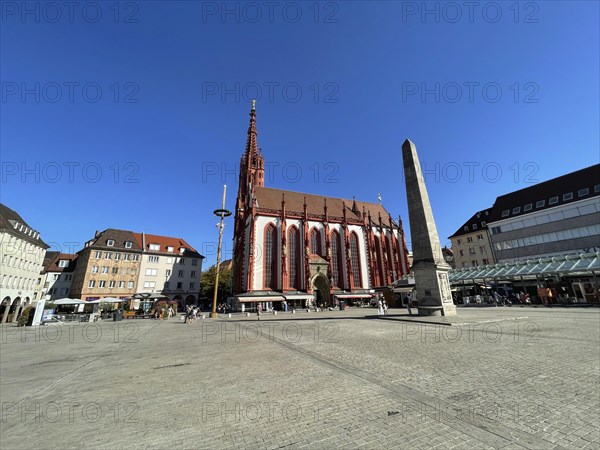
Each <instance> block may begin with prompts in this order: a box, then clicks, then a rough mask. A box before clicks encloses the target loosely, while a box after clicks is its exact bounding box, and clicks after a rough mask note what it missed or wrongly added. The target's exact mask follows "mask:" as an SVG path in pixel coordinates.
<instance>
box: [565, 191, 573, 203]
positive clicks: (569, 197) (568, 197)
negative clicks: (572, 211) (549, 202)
mask: <svg viewBox="0 0 600 450" xmlns="http://www.w3.org/2000/svg"><path fill="white" fill-rule="evenodd" d="M567 200H573V193H572V192H567V193H566V194H563V202H565V201H567Z"/></svg>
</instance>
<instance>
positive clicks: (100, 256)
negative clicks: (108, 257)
mask: <svg viewBox="0 0 600 450" xmlns="http://www.w3.org/2000/svg"><path fill="white" fill-rule="evenodd" d="M94 258H96V259H100V258H102V252H100V251H96V253H95V255H94Z"/></svg>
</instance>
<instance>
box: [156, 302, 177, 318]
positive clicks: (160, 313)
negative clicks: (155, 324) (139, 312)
mask: <svg viewBox="0 0 600 450" xmlns="http://www.w3.org/2000/svg"><path fill="white" fill-rule="evenodd" d="M174 315H175V310H174V309H173V307H172V306H171V305H169V307H168V308H165V307H162V308H157V309H156V310H155V311H154V318H155V319H159V320H163V319H164V318H165V316H166V318H167V320H168V319H170V318H171V317H173V316H174Z"/></svg>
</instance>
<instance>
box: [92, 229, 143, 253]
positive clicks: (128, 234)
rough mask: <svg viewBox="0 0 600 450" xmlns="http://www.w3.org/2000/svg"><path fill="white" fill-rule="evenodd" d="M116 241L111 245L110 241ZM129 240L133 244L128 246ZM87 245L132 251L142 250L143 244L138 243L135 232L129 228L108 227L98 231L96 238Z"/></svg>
mask: <svg viewBox="0 0 600 450" xmlns="http://www.w3.org/2000/svg"><path fill="white" fill-rule="evenodd" d="M111 240H112V241H114V244H113V245H111V246H109V245H108V241H111ZM127 242H131V246H130V247H128V246H126V243H127ZM86 247H91V248H95V249H96V248H101V249H107V250H108V249H112V250H127V251H130V252H135V251H141V250H142V246H141V245H140V244H138V242H137V239H136V237H135V233H133V232H132V231H128V230H117V229H114V228H107V229H106V230H104V231H97V232H96V236H95V237H94V239H92V240H91V241H89V242H88V244H86Z"/></svg>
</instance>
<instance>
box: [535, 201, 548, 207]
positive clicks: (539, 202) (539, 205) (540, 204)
mask: <svg viewBox="0 0 600 450" xmlns="http://www.w3.org/2000/svg"><path fill="white" fill-rule="evenodd" d="M545 204H546V200H538V201H537V202H535V207H536V208H543V207H544V205H545Z"/></svg>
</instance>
